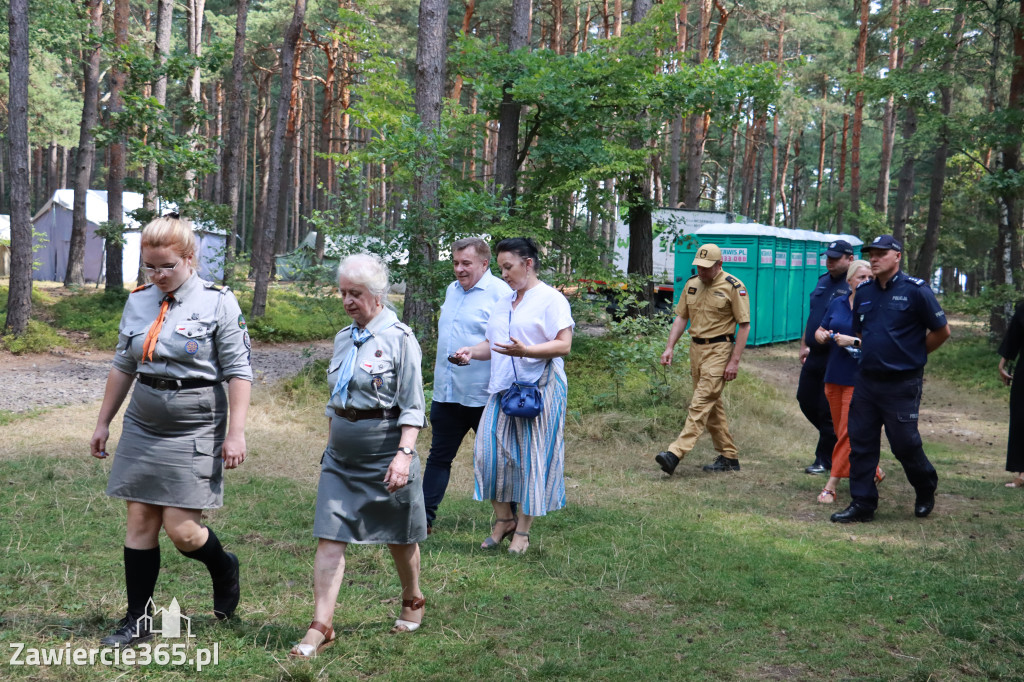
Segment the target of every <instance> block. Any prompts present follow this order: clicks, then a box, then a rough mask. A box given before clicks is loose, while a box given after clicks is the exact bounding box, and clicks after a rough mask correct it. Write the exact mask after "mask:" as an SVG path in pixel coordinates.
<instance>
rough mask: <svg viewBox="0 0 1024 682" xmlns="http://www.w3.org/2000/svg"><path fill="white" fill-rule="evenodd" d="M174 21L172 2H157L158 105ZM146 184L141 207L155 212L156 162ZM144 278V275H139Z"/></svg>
mask: <svg viewBox="0 0 1024 682" xmlns="http://www.w3.org/2000/svg"><path fill="white" fill-rule="evenodd" d="M173 20H174V2H173V0H159V1H158V2H157V10H156V36H155V38H156V40H155V43H154V45H153V56H154V57H155V58H156V60H157V63H158V64H159V66H160V67H161V70H160V72H159V73H158V74H157V77H156V79H154V80H153V85H152V87H153V98H154V99H155V100H156V101H157V103H159V104H160V106H166V104H167V74H166V73H164V72H163V66H164V65H165V64H166V63H167V56H168V55H169V54H170V52H171V24H172V22H173ZM143 179H144V180H145V182H146V185H147V187H146V194H145V198H144V200H143V206H144V207H145V208H147V209H149V210H151V211H155V210H156V199H157V196H158V192H159V169H158V167H157V162H156V161H155V160H154V161H150V162H149V163H148V164H146V168H145V171H144V173H143ZM140 274H142V275H143V276H145V274H144V273H141V271H140Z"/></svg>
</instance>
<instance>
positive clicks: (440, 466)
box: [423, 401, 484, 526]
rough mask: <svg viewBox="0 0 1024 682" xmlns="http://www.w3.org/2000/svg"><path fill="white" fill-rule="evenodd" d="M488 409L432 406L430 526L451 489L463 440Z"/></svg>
mask: <svg viewBox="0 0 1024 682" xmlns="http://www.w3.org/2000/svg"><path fill="white" fill-rule="evenodd" d="M483 413H484V406H483V405H481V406H480V407H467V406H465V405H460V404H459V403H439V402H437V401H433V402H431V403H430V428H431V431H432V433H433V436H432V437H431V439H430V454H429V455H428V456H427V466H426V468H425V469H424V471H423V502H424V504H425V506H426V509H427V525H428V526H433V525H434V519H435V518H436V517H437V507H438V506H439V505H440V504H441V500H443V499H444V493H445V491H446V490H447V489H448V479H449V478H450V477H451V473H452V462H453V461H454V460H455V455H456V454H457V453H458V451H459V446H460V445H462V439H463V438H465V437H466V434H467V433H469V432H470V430H472V431H473V433H476V427H477V426H478V425H479V424H480V416H481V415H482V414H483Z"/></svg>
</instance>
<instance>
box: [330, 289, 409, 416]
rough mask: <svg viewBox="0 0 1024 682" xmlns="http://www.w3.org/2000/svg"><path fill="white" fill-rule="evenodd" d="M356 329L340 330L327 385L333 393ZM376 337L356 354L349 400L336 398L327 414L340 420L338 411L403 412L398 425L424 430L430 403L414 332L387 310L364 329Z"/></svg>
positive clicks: (333, 396) (331, 399)
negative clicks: (379, 410) (426, 395)
mask: <svg viewBox="0 0 1024 682" xmlns="http://www.w3.org/2000/svg"><path fill="white" fill-rule="evenodd" d="M351 329H352V327H351V326H348V327H345V328H344V329H342V330H341V331H340V332H338V333H337V335H336V336H335V337H334V356H333V357H332V358H331V362H330V364H329V365H328V366H327V385H328V386H329V387H330V389H331V391H332V392H333V391H334V385H335V384H336V383H337V382H338V370H340V369H341V364H342V362H344V360H345V357H346V356H347V355H348V353H349V351H350V350H351V349H352V332H351ZM366 330H367V331H369V332H370V333H371V334H373V336H372V337H371V338H370V339H369V340H367V341H366V343H364V344H363V345H362V346H360V347H359V349H358V350H357V351H356V363H355V367H354V368H353V370H352V380H351V381H349V384H348V396H347V400H346V401H345V402H346V404H344V405H342V404H341V400H340V394H338V395H332V396H331V398H330V400H328V402H327V409H326V410H325V411H324V414H326V415H327V416H328V417H333V418H337V415H336V414H335V412H334V410H335V408H337V409H339V410H344V409H346V408H353V409H356V410H378V409H387V408H390V407H394V406H395V405H397V406H398V408H399V409H400V410H401V414H400V415H399V417H398V423H399V424H400V425H403V426H415V427H416V428H418V429H421V428H423V427H424V426H425V425H426V418H425V417H426V401H425V400H424V398H423V371H422V369H421V368H420V363H421V360H422V357H423V356H422V353H421V351H420V344H419V343H418V342H417V341H416V337H415V336H413V334H412V330H411V329H409V327H407V326H406V325H404V324H402V323H401V322H399V321H398V316H397V315H395V313H394V311H392V310H391V309H390V308H384V309H383V310H382V311H380V312H379V313H377V316H376V317H374V318H373V319H372V320H370V322H369V324H367V325H366Z"/></svg>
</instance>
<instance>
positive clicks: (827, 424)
mask: <svg viewBox="0 0 1024 682" xmlns="http://www.w3.org/2000/svg"><path fill="white" fill-rule="evenodd" d="M852 261H853V247H852V246H850V243H849V242H848V241H846V240H844V239H837V240H835V241H834V242H832V243H830V244H829V245H828V248H827V249H826V250H825V267H826V268H827V269H828V272H826V273H825V274H824V275H822V276H821V278H820V279H818V284H817V285H816V286H815V287H814V291H812V292H811V311H810V314H808V315H807V325H806V326H805V328H804V335H803V336H802V337H801V338H800V363H801V365H802V366H801V368H800V383H799V384H798V385H797V389H796V401H797V402H798V403H799V404H800V411H801V412H803V413H804V416H805V417H807V421H809V422H811V424H812V425H813V426H814V428H815V429H817V430H818V446H817V447H816V448H815V449H814V463H813V464H811V465H810V466H809V467H807V468H806V469H804V471H805V472H806V473H808V474H823V473H825V472H826V471H828V470H829V469H831V468H832V450H834V449H835V447H836V432H835V428H834V427H833V425H832V413H831V411H830V410H829V406H828V400H827V399H826V398H825V366H826V365H828V354H829V349H830V348H831V347H832V344H824V345H823V344H820V343H818V342H817V341H815V339H814V332H815V330H817V329H818V326H819V325H820V324H821V318H823V317H824V316H825V311H826V310H828V305H829V303H831V302H832V299H834V298H836V297H837V296H849V295H850V285H849V284H847V283H846V271H847V269H849V267H850V263H851V262H852Z"/></svg>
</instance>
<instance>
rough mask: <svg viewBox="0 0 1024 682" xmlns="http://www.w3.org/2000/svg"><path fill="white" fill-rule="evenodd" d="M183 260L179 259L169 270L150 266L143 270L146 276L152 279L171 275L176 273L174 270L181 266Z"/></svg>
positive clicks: (145, 266) (143, 267)
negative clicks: (155, 276) (156, 276)
mask: <svg viewBox="0 0 1024 682" xmlns="http://www.w3.org/2000/svg"><path fill="white" fill-rule="evenodd" d="M181 261H182V259H181V258H179V259H178V262H177V263H175V264H174V265H172V266H171V267H169V268H166V267H165V268H151V267H149V266H148V265H144V266H142V269H143V270H145V271H146V274H147V275H149V276H150V277H152V276H153V275H169V274H171V273H172V272H174V269H175V268H177V267H178V266H179V265H181Z"/></svg>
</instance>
